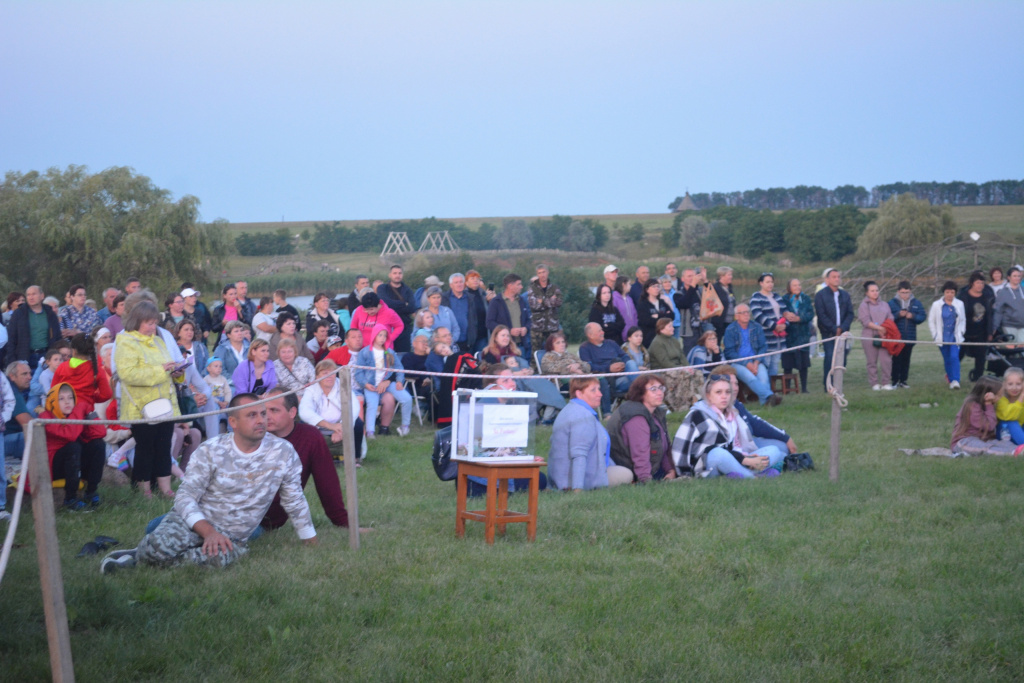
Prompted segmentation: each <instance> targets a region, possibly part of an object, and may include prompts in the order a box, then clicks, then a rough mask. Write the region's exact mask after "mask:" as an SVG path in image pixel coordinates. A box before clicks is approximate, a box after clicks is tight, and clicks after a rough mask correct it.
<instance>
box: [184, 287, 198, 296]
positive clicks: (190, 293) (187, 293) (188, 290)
mask: <svg viewBox="0 0 1024 683" xmlns="http://www.w3.org/2000/svg"><path fill="white" fill-rule="evenodd" d="M200 294H202V292H199V291H197V290H195V289H192V288H191V287H186V288H185V289H183V290H181V295H182V296H199V295H200Z"/></svg>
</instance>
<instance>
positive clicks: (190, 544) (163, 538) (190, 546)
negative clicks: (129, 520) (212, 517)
mask: <svg viewBox="0 0 1024 683" xmlns="http://www.w3.org/2000/svg"><path fill="white" fill-rule="evenodd" d="M214 528H215V529H217V531H219V532H220V533H222V534H223V533H224V532H223V531H222V530H221V529H219V528H217V527H216V525H214ZM224 535H225V536H227V534H224ZM231 544H232V545H233V546H234V548H233V550H231V552H229V553H227V554H222V555H214V556H212V557H211V556H206V555H204V554H203V537H202V536H200V535H199V534H197V533H196V532H194V531H192V529H190V528H189V526H188V524H186V523H185V520H184V519H182V517H181V515H179V514H178V513H177V512H174V511H171V512H168V513H167V515H166V516H165V517H164V518H163V520H162V521H161V522H160V526H158V527H157V528H156V529H154V530H153V532H152V533H149V534H146V535H145V536H143V538H142V540H141V541H139V550H138V555H137V556H136V559H137V561H138V562H140V563H142V564H149V565H154V566H157V567H173V566H175V565H179V564H181V563H183V562H186V563H190V564H198V565H203V566H209V567H225V566H227V565H229V564H231V563H232V562H234V561H235V560H237V559H238V558H240V557H241V556H242V555H245V554H246V553H247V552H249V548H248V546H246V543H245V541H239V540H237V539H234V538H232V539H231Z"/></svg>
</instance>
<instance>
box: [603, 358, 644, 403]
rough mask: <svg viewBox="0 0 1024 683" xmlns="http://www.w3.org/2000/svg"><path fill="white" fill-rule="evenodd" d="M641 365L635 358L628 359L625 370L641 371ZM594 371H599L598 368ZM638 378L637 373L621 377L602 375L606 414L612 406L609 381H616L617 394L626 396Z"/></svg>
mask: <svg viewBox="0 0 1024 683" xmlns="http://www.w3.org/2000/svg"><path fill="white" fill-rule="evenodd" d="M639 371H640V366H638V365H637V364H636V361H635V360H632V359H630V360H628V361H626V367H625V369H624V370H623V372H639ZM594 372H597V371H596V370H595V371H594ZM635 379H636V375H622V376H621V377H602V378H601V380H600V383H601V412H603V413H604V414H605V415H607V414H608V411H610V410H611V408H612V390H611V385H610V384H609V382H611V381H613V380H614V382H615V395H616V396H625V394H626V392H627V391H629V385H630V384H632V383H633V380H635Z"/></svg>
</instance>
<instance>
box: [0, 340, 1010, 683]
mask: <svg viewBox="0 0 1024 683" xmlns="http://www.w3.org/2000/svg"><path fill="white" fill-rule="evenodd" d="M850 365H851V371H850V373H849V378H848V381H847V386H848V390H847V396H848V398H849V399H850V405H849V408H848V410H847V411H846V412H845V413H844V415H843V432H842V439H843V441H842V445H843V447H842V466H841V477H840V481H839V482H838V483H836V484H833V483H830V482H829V480H828V476H827V460H828V458H827V450H826V449H827V444H828V435H829V432H828V424H829V412H830V404H829V402H828V400H827V399H826V397H825V396H824V394H823V392H822V390H821V388H820V386H821V374H820V369H819V368H820V361H818V365H817V367H816V368H815V371H814V373H813V374H812V379H811V383H812V393H811V394H809V395H802V396H797V397H792V396H790V397H787V398H786V400H785V402H784V403H783V405H782V406H780V407H779V408H776V409H772V410H769V411H765V412H762V414H767V416H768V417H769V419H771V420H772V421H773V422H775V423H777V424H779V425H781V426H784V427H786V428H788V429H789V430H790V431H791V432H792V434H793V435H794V437H795V439H796V441H797V444H798V446H800V447H801V448H802V449H807V450H809V451H810V452H811V453H812V455H813V456H814V458H815V461H816V462H817V464H818V470H817V471H815V472H812V473H806V474H805V473H799V474H786V475H784V476H782V477H781V478H778V479H774V480H753V481H749V482H737V481H732V480H707V481H686V482H680V483H666V484H656V485H649V486H645V487H635V486H631V487H623V488H619V489H614V490H605V491H596V492H591V493H585V494H576V495H573V494H563V493H557V492H546V493H543V494H542V495H541V500H540V514H539V519H540V524H539V531H538V538H537V541H536V543H532V544H530V543H527V542H526V541H525V533H524V530H523V529H522V525H511V526H510V527H509V530H508V533H507V535H506V537H504V538H499V539H498V540H497V542H496V543H495V545H494V546H493V547H488V546H487V545H486V544H485V543H484V541H483V529H482V526H481V525H479V524H473V523H470V524H469V526H468V529H467V537H466V539H464V540H457V539H455V537H454V509H455V495H454V487H453V485H452V484H451V483H442V482H439V481H438V480H437V479H436V477H435V476H434V474H433V471H432V469H431V467H430V463H429V450H430V442H431V432H430V431H429V430H428V429H426V428H423V429H421V428H418V427H415V426H414V429H413V434H412V435H411V436H410V437H409V438H407V439H404V440H400V439H398V438H397V437H391V438H380V439H378V440H377V441H375V442H373V443H372V444H371V449H370V455H369V459H368V462H367V465H366V466H365V467H363V468H362V469H360V470H359V482H360V520H361V523H362V525H363V526H370V527H372V528H373V531H372V532H371V533H369V534H366V535H364V537H363V546H362V549H361V550H360V551H359V552H352V551H350V550H349V549H348V541H347V532H346V531H345V530H342V529H337V528H332V527H329V526H327V522H326V519H325V517H324V515H323V512H322V510H321V509H320V507H319V502H318V500H317V497H316V495H315V492H314V488H313V486H312V485H310V486H309V487H307V493H308V495H309V497H310V502H311V505H312V506H313V510H314V521H315V522H316V524H317V527H318V529H319V532H320V536H321V545H320V546H319V547H316V548H306V547H303V546H301V545H300V544H299V542H298V540H297V538H296V537H295V535H294V533H293V532H292V531H291V529H290V528H289V527H286V528H284V529H281V530H279V531H277V532H273V533H270V534H268V535H266V536H264V538H263V539H262V540H260V541H258V542H256V543H255V544H254V545H253V546H252V548H251V552H250V554H249V555H248V556H247V557H246V558H244V559H243V560H242V561H241V562H239V563H238V564H237V565H235V566H233V567H231V568H229V569H227V570H224V571H218V570H212V571H204V570H199V569H196V568H191V567H183V568H178V569H169V570H154V569H147V568H138V569H136V570H134V571H130V572H126V573H122V574H120V575H115V576H109V577H104V576H101V575H100V574H99V572H98V565H99V562H98V559H76V558H75V554H76V553H77V551H78V549H79V548H80V547H81V545H82V544H83V543H84V542H85V541H87V540H89V539H91V538H92V537H93V536H95V535H96V534H99V533H103V534H110V535H113V536H115V537H118V538H120V539H121V540H122V541H123V542H124V543H125V544H126V545H129V546H130V545H134V544H135V543H136V542H137V541H138V539H139V536H140V533H141V530H142V528H143V526H144V525H145V523H146V522H147V520H149V519H150V518H152V517H154V516H156V515H158V514H161V513H163V512H165V511H166V510H167V508H168V506H167V505H166V504H161V503H144V502H142V501H141V500H140V499H139V498H138V497H136V496H134V495H131V494H130V493H129V492H128V491H126V490H114V491H106V492H104V493H105V496H106V498H105V501H106V502H105V504H104V506H103V508H102V509H101V510H99V511H97V512H95V513H92V514H87V515H82V516H65V515H59V516H58V532H59V536H60V543H61V548H62V558H61V559H62V562H63V569H64V578H65V582H66V583H65V591H66V595H67V602H68V611H69V615H70V623H71V638H72V648H73V651H74V657H75V668H76V673H77V676H78V678H79V680H83V681H93V680H97V681H101V680H102V681H109V680H129V679H133V680H218V681H219V680H244V679H248V680H276V681H293V680H297V681H319V680H341V679H355V680H616V681H618V680H644V681H653V680H814V681H818V680H835V681H847V680H880V679H884V680H926V681H932V680H979V681H980V680H985V681H990V680H1006V681H1011V680H1021V679H1022V678H1024V648H1022V647H1021V643H1022V642H1024V622H1022V620H1021V615H1022V614H1024V543H1021V538H1022V535H1024V514H1022V510H1024V462H1022V461H1021V460H1018V459H1013V458H974V459H956V460H949V459H937V458H922V457H912V456H906V455H904V454H902V453H900V452H898V451H897V450H896V449H897V448H899V447H915V446H946V445H948V441H949V434H950V431H951V427H952V421H953V416H954V414H955V412H956V410H957V408H958V407H959V405H960V402H961V401H962V400H963V396H964V392H962V391H961V392H951V391H949V390H948V389H946V388H945V385H944V384H943V382H942V376H941V375H942V366H941V362H940V360H939V354H938V351H937V350H936V349H935V348H927V347H925V348H921V349H918V351H917V352H916V353H915V360H914V363H913V365H912V367H911V384H912V386H913V388H912V389H910V390H905V391H898V392H886V393H874V392H871V391H869V390H868V389H867V387H866V379H865V373H864V370H863V367H864V360H863V355H862V354H861V353H860V351H859V350H855V351H854V353H853V354H851V356H850ZM965 367H966V366H965ZM933 402H934V403H938V406H937V407H930V408H921V407H919V404H921V403H933ZM681 418H682V416H681V415H672V416H670V426H671V427H672V428H673V430H674V428H675V426H676V425H677V424H678V423H679V421H680V420H681ZM414 425H415V421H414ZM545 434H546V432H544V431H542V432H541V434H540V435H539V436H540V437H542V438H539V439H538V440H537V442H538V444H540V445H541V449H542V450H543V449H546V445H544V444H546V442H547V439H546V438H543V437H544V436H545ZM515 498H516V497H514V498H513V500H515ZM519 503H520V504H525V500H522V499H520V501H519ZM17 542H18V545H17V546H16V549H15V551H14V553H13V556H12V564H11V567H10V569H9V573H8V575H7V577H6V578H5V580H4V583H3V586H2V587H0V615H3V620H2V624H3V628H0V658H2V661H3V666H2V670H0V679H3V680H10V681H28V680H41V679H44V678H47V677H48V675H49V673H48V659H47V650H46V638H45V628H44V623H43V611H42V605H41V599H40V593H39V584H38V574H37V569H36V551H35V547H34V537H33V533H32V526H31V516H27V517H26V518H24V520H23V524H22V526H21V528H19V530H18V536H17Z"/></svg>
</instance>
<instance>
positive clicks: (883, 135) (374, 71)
mask: <svg viewBox="0 0 1024 683" xmlns="http://www.w3.org/2000/svg"><path fill="white" fill-rule="evenodd" d="M0 63H2V67H0V170H2V171H11V170H15V171H29V170H43V169H46V168H48V167H51V166H58V167H62V168H63V167H65V166H67V165H68V164H84V165H86V166H88V167H89V168H90V170H93V171H99V170H101V169H103V168H107V167H109V166H131V167H133V168H135V169H136V171H138V172H139V173H142V174H144V175H147V176H149V177H151V178H152V179H153V181H154V182H155V183H156V184H157V185H159V186H161V187H164V188H167V189H169V190H170V191H171V192H172V193H174V195H175V196H180V195H182V194H194V195H196V196H198V197H199V198H200V199H201V200H202V214H203V218H204V219H206V220H212V219H214V218H227V219H228V220H231V221H262V220H280V219H281V217H282V216H283V217H284V218H285V219H286V220H326V219H376V218H381V219H384V218H422V217H425V216H430V215H434V216H438V217H469V216H501V215H546V214H552V213H561V214H597V213H647V212H660V211H665V210H666V207H667V204H668V203H669V201H671V200H672V198H673V197H675V196H676V195H679V194H682V193H683V191H684V190H685V189H686V188H689V190H690V191H691V192H707V191H731V190H745V189H752V188H755V187H769V186H792V185H797V184H809V185H810V184H814V185H822V186H825V187H835V186H836V185H840V184H845V183H854V184H859V185H864V186H866V187H871V186H872V185H875V184H879V183H887V182H894V181H912V180H918V181H924V180H939V181H949V180H965V181H974V182H983V181H986V180H995V179H1006V178H1014V179H1020V178H1024V125H1022V124H1021V122H1022V120H1024V2H1021V1H1019V0H1013V1H1006V2H985V1H981V0H971V1H970V2H952V1H950V2H943V1H941V0H927V1H919V2H900V1H899V0H891V1H889V2H865V1H859V2H845V1H839V0H827V1H826V0H820V1H816V2H785V3H783V2H710V1H709V2H645V1H643V0H631V1H630V2H625V1H620V2H601V1H599V0H578V1H561V0H544V1H543V2H531V1H529V0H517V1H514V2H488V1H487V0H475V1H471V2H459V1H452V2H431V1H430V0H420V1H419V2H381V1H374V2H360V3H355V2H298V1H292V2H258V1H240V2H223V1H219V0H206V1H203V2H198V1H197V2H191V1H188V2H186V1H174V2H148V1H146V2H140V1H131V2H128V1H124V2H102V1H96V0H90V1H84V0H82V1H77V2H49V1H47V0H31V1H22V0H6V1H5V2H4V3H3V5H2V7H0Z"/></svg>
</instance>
